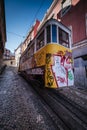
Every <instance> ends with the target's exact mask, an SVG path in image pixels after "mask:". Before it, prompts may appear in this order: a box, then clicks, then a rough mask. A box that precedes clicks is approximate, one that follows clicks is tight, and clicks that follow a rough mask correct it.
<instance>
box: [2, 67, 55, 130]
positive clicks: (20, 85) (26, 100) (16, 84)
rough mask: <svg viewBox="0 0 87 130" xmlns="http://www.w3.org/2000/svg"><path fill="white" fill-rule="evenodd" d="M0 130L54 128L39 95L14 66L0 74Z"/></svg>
mask: <svg viewBox="0 0 87 130" xmlns="http://www.w3.org/2000/svg"><path fill="white" fill-rule="evenodd" d="M37 101H38V102H37ZM0 130H55V128H54V126H53V123H52V121H51V120H49V119H48V116H47V115H46V113H45V111H44V109H43V107H42V104H41V102H40V99H39V97H38V96H37V95H36V94H35V92H34V91H33V89H32V88H31V87H30V86H29V84H27V83H26V82H25V80H24V79H23V78H22V77H20V76H19V75H18V74H17V73H16V71H15V68H8V67H7V68H6V70H5V72H4V73H3V74H2V75H0Z"/></svg>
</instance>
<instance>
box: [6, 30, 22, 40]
mask: <svg viewBox="0 0 87 130" xmlns="http://www.w3.org/2000/svg"><path fill="white" fill-rule="evenodd" d="M7 32H8V33H11V34H13V35H16V36H18V37H22V38H25V36H22V35H20V34H17V33H14V32H10V31H7Z"/></svg>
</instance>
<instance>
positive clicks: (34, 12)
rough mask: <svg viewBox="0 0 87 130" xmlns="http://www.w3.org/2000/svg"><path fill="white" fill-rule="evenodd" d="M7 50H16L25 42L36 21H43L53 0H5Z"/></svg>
mask: <svg viewBox="0 0 87 130" xmlns="http://www.w3.org/2000/svg"><path fill="white" fill-rule="evenodd" d="M4 1H5V17H6V35H7V42H6V46H5V47H6V48H7V49H9V50H10V51H12V52H14V50H15V49H16V48H17V47H18V46H19V45H20V43H21V42H23V41H24V37H26V36H27V34H28V32H29V29H30V27H31V26H32V25H33V24H34V22H35V20H36V19H38V20H42V18H43V16H44V14H45V13H46V11H47V9H48V8H49V7H50V5H51V3H52V1H53V0H4Z"/></svg>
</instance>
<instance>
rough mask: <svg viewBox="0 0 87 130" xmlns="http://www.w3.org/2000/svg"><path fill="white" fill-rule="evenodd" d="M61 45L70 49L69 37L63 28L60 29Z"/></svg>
mask: <svg viewBox="0 0 87 130" xmlns="http://www.w3.org/2000/svg"><path fill="white" fill-rule="evenodd" d="M59 44H61V45H63V46H65V47H69V35H68V33H67V32H65V31H64V30H62V29H61V28H59Z"/></svg>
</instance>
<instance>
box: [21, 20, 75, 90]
mask: <svg viewBox="0 0 87 130" xmlns="http://www.w3.org/2000/svg"><path fill="white" fill-rule="evenodd" d="M19 71H20V72H21V73H22V74H24V75H26V77H27V78H31V77H32V78H35V79H37V80H40V81H41V82H43V83H44V86H45V87H48V88H60V87H64V86H72V85H73V84H74V74H73V59H72V50H71V31H70V30H69V28H67V27H66V26H64V25H63V24H61V23H60V22H58V21H57V20H55V19H49V20H48V21H46V22H45V23H44V25H43V26H42V27H40V28H39V29H38V32H37V35H36V37H35V38H34V39H33V40H32V41H31V42H30V43H29V45H28V47H27V49H26V50H25V51H24V53H23V54H22V55H21V57H20V63H19Z"/></svg>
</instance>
